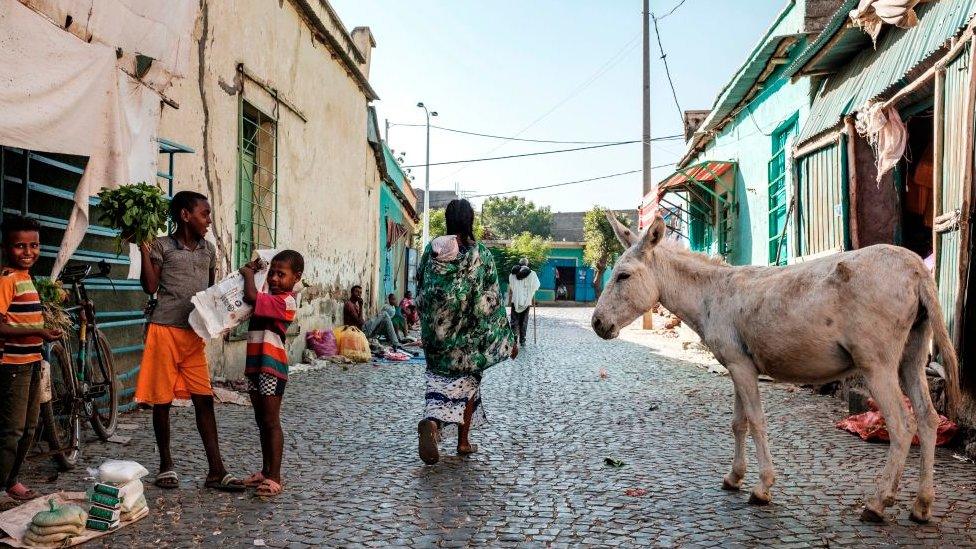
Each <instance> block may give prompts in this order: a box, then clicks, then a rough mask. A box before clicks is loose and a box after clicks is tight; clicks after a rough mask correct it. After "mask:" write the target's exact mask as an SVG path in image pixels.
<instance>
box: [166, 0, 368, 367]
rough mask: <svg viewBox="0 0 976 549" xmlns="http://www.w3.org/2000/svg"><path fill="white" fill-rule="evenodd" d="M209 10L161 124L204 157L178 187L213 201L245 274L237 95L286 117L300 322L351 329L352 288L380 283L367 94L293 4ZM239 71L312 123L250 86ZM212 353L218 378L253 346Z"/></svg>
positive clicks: (221, 234) (289, 220) (283, 215)
mask: <svg viewBox="0 0 976 549" xmlns="http://www.w3.org/2000/svg"><path fill="white" fill-rule="evenodd" d="M315 3H316V4H318V2H315ZM201 4H202V6H201V12H202V13H201V17H200V20H199V22H198V25H197V29H196V31H195V38H196V44H195V48H196V51H195V52H194V55H193V67H192V70H191V75H193V76H191V77H189V78H186V79H185V80H183V81H182V82H180V83H179V84H178V85H177V86H176V87H174V88H173V89H171V90H170V93H169V95H170V96H171V97H172V98H173V99H175V100H176V101H177V102H179V104H180V108H179V110H173V109H170V108H165V109H164V111H163V115H162V122H161V127H160V136H162V137H166V138H168V139H171V140H174V141H177V142H179V143H182V144H185V145H188V146H190V147H192V148H194V149H195V150H196V154H187V155H181V156H179V157H178V158H177V161H176V162H177V165H176V174H177V177H176V184H175V188H176V190H184V189H191V190H197V191H200V192H203V193H205V194H207V195H208V196H210V197H211V202H212V203H213V206H214V225H213V228H212V236H213V237H214V240H215V242H216V243H217V245H218V250H219V254H220V257H219V262H220V274H222V275H223V274H226V273H228V272H230V271H231V270H232V269H234V268H235V267H236V265H234V264H233V261H234V256H233V249H234V248H233V243H234V238H235V222H236V207H237V198H238V197H237V194H238V193H237V177H238V155H237V140H238V117H239V113H238V94H243V97H244V98H245V99H246V100H248V101H250V102H252V103H253V104H254V105H255V106H256V107H258V108H260V109H261V110H263V111H264V112H266V113H268V114H271V115H273V116H276V117H277V120H278V221H277V226H278V229H277V235H278V237H277V240H278V245H279V247H282V248H284V247H290V248H294V249H296V250H298V251H300V252H301V253H302V254H303V255H304V256H305V262H306V263H305V265H306V270H305V275H304V278H305V280H306V281H307V282H308V283H309V284H310V286H309V287H307V288H305V289H304V290H303V292H302V299H301V310H300V312H299V315H298V318H297V319H296V324H297V325H298V326H300V328H301V331H303V332H304V331H305V330H308V329H311V328H319V327H325V326H329V325H332V324H333V323H335V322H337V321H338V322H341V312H342V308H341V304H342V301H341V300H342V299H343V297H344V296H345V295H346V293H347V292H348V289H349V287H350V286H352V285H353V284H355V283H360V284H363V285H364V286H368V287H371V286H372V284H373V282H374V281H373V278H374V277H373V272H372V271H373V268H372V265H373V264H374V263H373V261H374V260H375V256H376V236H375V234H376V233H375V231H376V226H377V225H376V217H375V215H376V214H375V212H376V211H377V209H378V208H377V200H378V193H377V181H378V176H377V175H376V174H375V171H376V170H375V163H374V164H373V165H369V164H368V162H367V158H368V151H369V148H368V146H367V145H366V103H367V99H366V96H365V95H364V93H363V91H362V90H361V89H360V88H359V87H358V86H357V84H356V82H355V80H354V79H353V78H352V77H351V76H350V74H349V72H348V70H347V68H346V67H345V66H343V65H342V64H341V63H340V61H339V60H338V59H336V58H335V57H333V55H332V54H331V53H330V51H329V49H327V48H326V46H325V45H324V44H323V43H322V42H321V41H319V40H317V39H316V38H315V37H314V34H313V33H312V31H311V30H310V29H309V27H308V26H307V25H306V20H305V19H304V18H303V17H302V16H301V15H300V14H299V12H298V11H297V10H296V8H295V5H293V4H292V3H291V2H287V1H282V2H229V1H226V0H224V1H207V0H203V1H202V2H201ZM319 8H321V6H319ZM239 63H243V64H244V66H245V67H246V68H247V70H248V71H249V72H250V73H252V74H254V75H255V76H256V77H258V78H260V79H261V80H264V81H265V82H267V83H268V84H269V85H270V86H272V87H274V88H276V89H277V90H278V94H279V96H280V97H283V98H285V99H287V100H288V101H289V102H290V103H292V104H293V105H295V106H296V107H297V108H298V109H299V110H300V111H301V112H302V113H303V114H304V116H305V117H306V118H307V122H306V121H303V120H302V119H301V118H300V117H299V116H298V115H296V114H295V113H294V112H292V111H291V110H289V109H288V108H286V107H285V106H284V105H282V104H280V103H279V104H277V105H276V102H275V99H274V97H273V96H272V95H271V94H269V93H268V92H266V91H265V90H263V89H262V88H261V87H259V86H258V85H256V84H255V83H254V82H252V81H250V80H248V79H246V78H242V77H241V75H240V73H238V71H237V66H238V64H239ZM194 76H195V77H194ZM303 347H304V338H302V337H296V338H294V339H291V340H289V352H290V354H291V356H292V358H293V359H295V358H297V357H298V356H299V354H300V352H301V349H302V348H303ZM208 354H209V356H210V359H211V361H212V367H213V369H214V373H215V375H217V376H224V377H237V376H239V375H240V373H241V372H242V369H243V360H242V355H243V344H242V343H240V342H236V343H224V342H222V341H213V342H211V343H210V345H209V348H208Z"/></svg>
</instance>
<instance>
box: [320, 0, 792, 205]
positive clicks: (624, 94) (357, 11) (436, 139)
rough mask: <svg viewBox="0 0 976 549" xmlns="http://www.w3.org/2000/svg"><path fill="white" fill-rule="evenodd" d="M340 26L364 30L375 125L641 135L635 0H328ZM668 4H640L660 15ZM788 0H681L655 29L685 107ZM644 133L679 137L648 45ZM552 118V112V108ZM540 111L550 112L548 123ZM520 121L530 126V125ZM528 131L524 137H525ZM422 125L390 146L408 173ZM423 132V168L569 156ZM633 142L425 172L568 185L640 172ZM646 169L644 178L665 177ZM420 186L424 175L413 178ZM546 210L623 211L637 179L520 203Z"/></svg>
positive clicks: (502, 182) (656, 157) (466, 184)
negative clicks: (370, 39) (429, 114)
mask: <svg viewBox="0 0 976 549" xmlns="http://www.w3.org/2000/svg"><path fill="white" fill-rule="evenodd" d="M330 1H331V3H332V5H333V7H334V8H335V9H336V11H337V12H338V14H339V17H340V18H341V19H342V21H343V23H345V25H346V26H347V28H349V29H352V28H353V27H356V26H361V25H363V26H369V27H370V28H371V29H372V31H373V33H374V35H375V37H376V43H377V47H376V49H375V50H373V61H372V67H371V70H370V81H371V83H372V85H373V87H374V88H375V89H376V91H377V93H378V94H379V95H380V97H381V100H380V101H377V102H376V108H377V111H378V114H379V120H380V125H381V126H382V125H383V122H384V120H385V119H389V121H390V122H391V123H407V124H411V123H413V124H417V123H423V122H424V113H423V110H421V109H419V108H417V107H416V104H417V102H418V101H424V102H425V103H426V104H427V105H428V106H429V107H430V108H431V109H432V110H436V111H438V113H439V116H438V117H437V118H435V119H434V122H433V123H435V124H437V125H441V126H446V127H450V128H457V129H462V130H468V131H475V132H480V133H488V134H495V135H503V136H511V135H515V134H517V133H519V132H520V131H522V130H524V132H523V133H522V134H521V135H520V137H523V138H531V139H553V140H568V141H623V140H632V139H640V137H641V131H642V126H641V40H640V32H641V0H612V1H611V0H590V1H586V2H584V1H582V0H532V1H530V2H525V1H523V0H493V1H491V2H475V1H473V0H463V1H448V0H439V1H435V0H410V1H409V2H407V1H403V0H330ZM678 1H679V0H651V11H652V12H653V13H656V14H659V15H663V14H664V13H666V12H667V11H668V10H670V9H671V8H672V7H674V6H675V5H676V4H677V3H678ZM785 4H786V0H747V1H745V2H742V1H737V0H686V2H685V3H684V5H682V6H681V7H680V8H679V9H678V10H677V11H675V12H674V14H673V15H671V16H670V17H668V18H667V19H665V20H663V21H661V22H660V31H661V40H662V41H663V43H664V48H665V51H666V52H667V54H668V63H669V64H670V66H671V72H672V76H673V78H674V83H675V87H676V89H677V91H678V99H679V101H680V103H681V108H682V109H686V110H688V109H707V108H710V107H711V106H712V102H713V101H714V99H715V95H716V93H718V90H719V89H721V87H722V85H723V84H724V83H725V82H726V81H727V80H728V78H729V77H730V76H731V74H732V73H733V72H734V71H735V70H736V69H737V68H738V67H739V66H740V65H741V64H742V62H743V61H744V60H745V58H746V56H747V55H748V54H749V52H750V51H751V50H752V48H753V46H755V44H756V43H757V42H758V41H759V39H760V37H761V36H762V34H763V32H764V31H765V29H766V27H767V26H768V25H769V24H770V23H771V22H772V20H773V19H774V17H775V16H776V14H777V13H778V12H779V11H780V10H781V9H782V7H783V6H784V5H785ZM651 56H652V62H651V75H652V82H651V101H652V109H651V111H652V114H651V125H652V134H653V135H654V136H661V135H674V134H680V133H682V129H681V120H680V118H679V114H678V111H677V109H676V107H675V105H674V100H673V99H672V96H671V91H670V89H669V88H668V84H667V80H666V79H665V77H664V71H663V66H662V64H661V60H660V59H659V53H658V49H657V43H656V41H654V38H653V35H652V50H651ZM550 111H551V112H550ZM547 113H548V114H547ZM530 125H531V126H530ZM526 128H527V129H526ZM424 139H425V130H424V129H423V128H411V127H392V128H391V129H390V133H389V144H390V147H391V148H393V149H394V150H395V151H397V152H398V153H400V152H405V153H406V162H405V164H423V163H424V154H425V142H424ZM574 146H576V145H553V144H533V143H518V142H512V141H498V140H492V139H484V138H479V137H468V136H464V135H458V134H452V133H445V132H442V131H438V130H432V131H431V162H439V161H449V160H459V159H469V158H478V157H486V156H502V155H508V154H518V153H524V152H533V151H541V150H551V149H561V148H571V147H574ZM683 151H684V142H683V141H681V140H678V141H668V142H664V143H660V144H655V146H654V148H653V156H652V163H653V164H654V165H658V164H665V163H668V162H674V161H675V160H677V158H678V157H680V156H681V154H682V153H683ZM640 167H641V151H640V145H639V144H632V145H623V146H620V147H614V148H605V149H596V150H592V151H581V152H572V153H564V154H556V155H546V156H539V157H529V158H523V159H512V160H498V161H492V162H483V163H475V164H469V165H467V167H464V168H463V169H462V168H461V166H456V165H455V166H435V167H432V168H431V177H430V186H431V189H432V190H438V189H453V188H454V185H455V183H458V184H459V185H460V188H461V190H462V191H467V192H469V193H474V194H482V193H491V192H499V191H505V190H512V189H520V188H525V187H535V186H540V185H548V184H553V183H560V182H564V181H574V180H579V179H586V178H592V177H599V176H603V175H607V174H612V173H618V172H623V171H629V170H636V169H640ZM669 173H670V172H669V169H668V168H660V169H656V170H654V177H655V179H656V180H657V179H661V178H663V177H665V176H667V175H668V174H669ZM412 174H413V175H414V176H415V177H416V179H415V181H414V186H415V187H416V188H420V189H422V188H423V184H424V169H423V168H422V167H420V168H413V169H412ZM520 194H522V195H523V196H525V197H526V198H528V199H530V200H532V201H533V202H535V203H536V204H539V205H543V206H551V207H552V209H553V211H579V210H585V209H589V208H590V207H592V206H593V205H596V204H599V205H602V206H607V207H612V208H634V207H636V206H637V204H638V202H639V200H640V195H641V176H640V174H639V173H637V174H633V175H628V176H622V177H618V178H615V179H607V180H603V181H596V182H592V183H582V184H579V185H571V186H566V187H561V188H556V189H550V190H540V191H533V192H526V193H520Z"/></svg>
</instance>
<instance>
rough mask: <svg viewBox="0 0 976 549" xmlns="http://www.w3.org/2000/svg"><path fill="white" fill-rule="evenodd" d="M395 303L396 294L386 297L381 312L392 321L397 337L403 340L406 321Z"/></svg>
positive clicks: (405, 332) (405, 333)
mask: <svg viewBox="0 0 976 549" xmlns="http://www.w3.org/2000/svg"><path fill="white" fill-rule="evenodd" d="M396 302H397V301H396V294H390V295H388V296H386V305H383V311H384V312H385V313H386V314H387V315H389V316H390V320H392V321H393V329H394V330H396V333H397V336H398V337H399V338H400V339H401V340H404V339H407V320H406V319H405V318H403V315H402V314H400V308H399V307H397V304H396Z"/></svg>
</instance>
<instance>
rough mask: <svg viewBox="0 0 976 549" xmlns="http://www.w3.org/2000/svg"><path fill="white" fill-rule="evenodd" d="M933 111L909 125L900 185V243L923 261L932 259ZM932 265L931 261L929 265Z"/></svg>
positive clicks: (922, 115) (913, 117) (914, 118)
mask: <svg viewBox="0 0 976 549" xmlns="http://www.w3.org/2000/svg"><path fill="white" fill-rule="evenodd" d="M932 121H933V117H932V111H931V110H925V111H922V112H920V113H918V114H916V115H914V116H912V117H911V118H910V119H909V120H908V122H907V124H906V125H907V126H908V147H907V149H906V150H905V157H904V161H903V163H904V166H902V167H901V170H900V172H901V174H902V177H901V178H900V179H901V181H900V183H901V184H900V185H899V187H900V188H899V198H900V199H901V200H900V201H901V238H900V239H899V240H898V242H899V243H900V244H901V245H902V246H904V247H905V248H908V249H909V250H912V251H913V252H915V253H917V254H918V255H919V256H920V257H921V258H922V259H926V260H928V259H929V258H931V257H932V252H933V244H932V183H933V150H934V149H933V126H932ZM926 263H928V261H927V262H926Z"/></svg>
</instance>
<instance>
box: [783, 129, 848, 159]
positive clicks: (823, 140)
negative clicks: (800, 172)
mask: <svg viewBox="0 0 976 549" xmlns="http://www.w3.org/2000/svg"><path fill="white" fill-rule="evenodd" d="M838 141H840V131H838V130H833V131H831V132H830V133H827V134H824V135H822V136H821V137H820V138H818V139H815V140H813V141H808V142H807V144H806V145H803V146H802V147H797V148H795V149H793V158H794V159H796V160H799V159H801V158H803V157H804V156H808V155H809V154H811V153H814V152H817V151H819V150H820V149H823V148H825V147H829V146H831V145H835V144H836V143H837V142H838Z"/></svg>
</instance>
